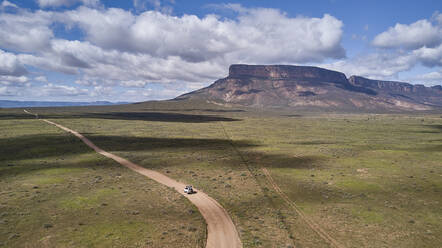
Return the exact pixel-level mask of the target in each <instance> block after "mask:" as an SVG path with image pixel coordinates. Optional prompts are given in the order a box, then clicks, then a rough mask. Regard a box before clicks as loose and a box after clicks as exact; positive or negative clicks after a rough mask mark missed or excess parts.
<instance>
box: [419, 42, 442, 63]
mask: <svg viewBox="0 0 442 248" xmlns="http://www.w3.org/2000/svg"><path fill="white" fill-rule="evenodd" d="M413 55H414V56H416V57H417V58H418V59H419V60H420V61H421V62H422V64H424V65H426V66H429V67H434V66H442V43H441V44H439V46H437V47H433V48H428V47H425V46H424V47H421V48H419V49H416V50H414V51H413Z"/></svg>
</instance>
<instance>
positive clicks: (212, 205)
mask: <svg viewBox="0 0 442 248" xmlns="http://www.w3.org/2000/svg"><path fill="white" fill-rule="evenodd" d="M24 111H25V112H26V113H28V114H31V115H35V116H36V118H38V115H36V114H33V113H31V112H29V111H27V110H24ZM40 120H42V121H44V122H46V123H49V124H51V125H54V126H56V127H58V128H61V129H63V130H64V131H66V132H69V133H71V134H73V135H75V136H77V137H78V138H80V139H81V140H82V141H83V142H84V143H85V144H86V145H88V146H89V147H90V148H92V149H94V150H95V151H96V152H97V153H99V154H101V155H103V156H105V157H108V158H110V159H113V160H115V161H117V162H118V163H119V164H121V165H123V166H125V167H127V168H129V169H131V170H133V171H135V172H138V173H140V174H142V175H144V176H146V177H148V178H150V179H152V180H155V181H157V182H159V183H161V184H163V185H166V186H168V187H171V188H174V189H175V190H176V191H177V192H178V193H180V194H181V195H183V196H184V197H187V198H188V199H189V200H190V201H191V202H192V203H193V204H194V205H195V206H196V207H197V208H198V210H199V211H200V213H201V215H202V216H203V217H204V219H205V220H206V223H207V243H206V248H240V247H242V244H241V240H240V238H239V236H238V232H237V230H236V227H235V225H234V224H233V221H232V219H231V218H230V216H229V214H228V213H227V211H226V210H225V209H224V208H223V207H222V206H221V205H220V204H219V203H218V202H217V201H215V200H214V199H213V198H211V197H210V196H208V195H207V194H205V193H204V192H202V191H200V190H198V189H196V191H197V192H198V193H196V194H191V195H188V194H185V193H184V192H183V190H184V187H185V184H184V183H180V182H177V181H175V180H174V179H172V178H170V177H167V176H165V175H163V174H161V173H159V172H157V171H154V170H149V169H146V168H144V167H141V166H139V165H137V164H134V163H132V162H131V161H129V160H127V159H124V158H122V157H119V156H116V155H114V154H112V153H109V152H106V151H104V150H102V149H101V148H99V147H98V146H96V145H95V144H94V143H92V142H91V141H90V140H89V139H87V138H86V137H84V136H83V135H81V134H80V133H78V132H76V131H74V130H71V129H69V128H67V127H64V126H62V125H60V124H57V123H55V122H52V121H48V120H45V119H40Z"/></svg>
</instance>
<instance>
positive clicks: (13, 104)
mask: <svg viewBox="0 0 442 248" xmlns="http://www.w3.org/2000/svg"><path fill="white" fill-rule="evenodd" d="M127 103H129V102H116V103H113V102H107V101H95V102H50V101H9V100H0V108H22V107H65V106H103V105H115V104H127Z"/></svg>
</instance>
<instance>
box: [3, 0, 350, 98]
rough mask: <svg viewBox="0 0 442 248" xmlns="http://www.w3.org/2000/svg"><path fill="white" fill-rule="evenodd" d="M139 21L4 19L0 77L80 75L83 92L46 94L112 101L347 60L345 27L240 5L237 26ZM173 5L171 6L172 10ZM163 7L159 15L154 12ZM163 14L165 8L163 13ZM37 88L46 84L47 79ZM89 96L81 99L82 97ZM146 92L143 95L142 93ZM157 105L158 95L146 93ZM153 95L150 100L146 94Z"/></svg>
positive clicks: (103, 15)
mask: <svg viewBox="0 0 442 248" xmlns="http://www.w3.org/2000/svg"><path fill="white" fill-rule="evenodd" d="M80 2H81V3H83V4H84V5H89V6H90V5H94V4H97V3H98V1H68V0H57V1H56V0H45V1H44V0H40V1H39V4H40V6H41V7H59V6H72V5H74V4H76V3H80ZM147 3H148V4H150V5H151V6H154V8H155V9H157V10H151V11H145V12H143V13H140V14H135V13H133V12H131V11H125V10H123V9H118V8H109V9H106V8H99V9H96V8H90V7H87V6H80V7H78V8H76V9H74V10H67V11H55V10H52V11H45V10H37V11H33V12H32V11H30V10H26V9H19V10H18V11H17V13H15V14H14V13H4V12H0V24H1V25H2V27H4V28H2V29H1V30H0V48H3V49H5V50H8V51H12V52H13V53H11V52H5V51H3V50H0V58H3V57H4V58H5V59H0V75H10V76H16V77H20V76H23V75H25V74H26V73H27V71H26V68H25V66H27V67H32V68H33V69H34V68H38V69H40V70H43V71H51V72H60V73H64V74H71V75H76V77H77V78H76V79H75V80H74V83H75V85H76V86H78V87H73V86H67V85H61V86H60V87H58V85H56V84H46V85H45V86H44V87H43V88H42V90H41V94H46V95H51V94H57V92H60V94H62V95H63V94H64V95H69V96H74V95H83V94H86V95H89V96H92V95H93V94H95V95H96V96H99V95H101V96H102V95H104V94H112V91H111V90H109V87H111V88H112V87H114V86H121V87H123V88H148V86H149V85H150V84H155V83H158V84H167V85H168V87H172V88H161V92H162V93H158V92H154V93H155V94H157V93H158V95H161V96H163V97H165V96H172V95H173V94H175V95H176V94H179V93H182V92H185V91H188V90H192V89H196V87H201V86H205V85H207V84H209V83H211V82H213V80H215V79H217V78H220V77H223V76H225V75H226V74H227V71H228V66H229V65H230V64H232V63H303V62H321V61H323V60H325V59H329V58H343V57H344V56H345V51H344V49H343V48H342V47H341V38H342V26H343V24H342V22H341V21H340V20H338V19H337V18H335V17H333V16H331V15H328V14H325V15H324V16H322V17H319V18H309V17H289V16H288V15H287V14H285V13H283V12H281V11H279V10H276V9H263V8H259V9H248V8H244V7H242V6H241V5H235V6H236V7H235V8H233V10H234V11H235V12H236V16H235V17H234V18H231V19H228V18H220V17H219V16H216V15H207V16H205V17H198V16H195V15H182V16H173V15H171V14H170V13H171V12H168V11H164V10H159V9H158V8H159V7H161V6H166V5H167V4H173V1H171V0H168V1H161V2H157V1H147ZM165 3H167V4H165ZM155 6H156V7H155ZM157 7H158V8H157ZM55 26H56V27H58V28H65V29H66V31H69V30H70V29H71V28H79V29H80V30H81V31H82V34H84V37H81V38H80V37H79V38H80V39H79V40H66V39H61V38H59V37H56V32H55V31H53V29H54V27H55ZM34 81H39V82H47V80H45V79H43V78H34ZM81 88H83V89H85V88H86V89H87V88H88V92H86V91H81V90H80V89H81ZM140 92H141V91H140ZM147 93H149V97H152V94H154V93H152V92H151V91H147ZM147 93H146V94H147Z"/></svg>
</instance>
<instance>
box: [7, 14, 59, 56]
mask: <svg viewBox="0 0 442 248" xmlns="http://www.w3.org/2000/svg"><path fill="white" fill-rule="evenodd" d="M51 19H52V13H51V12H45V11H36V12H29V11H25V10H20V11H19V12H18V13H17V14H8V13H0V26H1V29H0V48H3V49H5V48H6V49H9V50H12V51H16V52H35V51H42V50H45V49H47V48H48V47H49V43H50V40H51V39H52V38H53V37H54V34H53V32H52V30H51V29H50V27H49V26H50V24H51V23H52V20H51Z"/></svg>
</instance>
